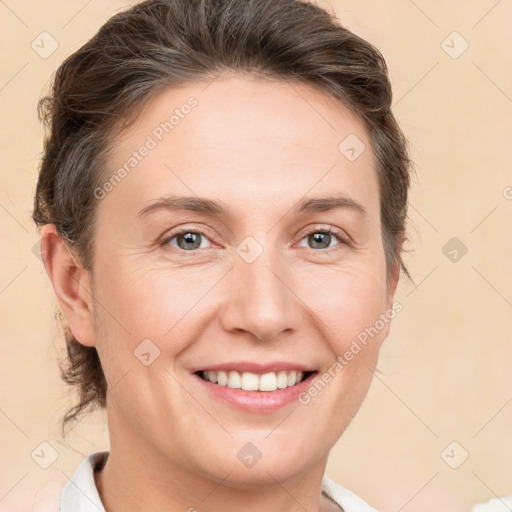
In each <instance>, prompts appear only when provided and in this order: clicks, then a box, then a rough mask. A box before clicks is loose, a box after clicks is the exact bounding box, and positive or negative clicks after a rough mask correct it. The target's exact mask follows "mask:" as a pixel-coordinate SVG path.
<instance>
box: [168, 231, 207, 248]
mask: <svg viewBox="0 0 512 512" xmlns="http://www.w3.org/2000/svg"><path fill="white" fill-rule="evenodd" d="M202 240H208V238H207V237H206V234H205V233H203V232H202V231H198V230H192V229H186V228H182V229H180V230H179V231H177V232H174V233H173V234H171V235H170V236H168V237H167V238H166V239H165V240H164V241H163V242H162V245H170V246H171V247H175V248H177V249H180V250H182V251H189V252H190V251H194V250H195V249H205V246H204V245H203V244H202ZM173 241H175V242H176V243H175V244H174V243H172V242H173Z"/></svg>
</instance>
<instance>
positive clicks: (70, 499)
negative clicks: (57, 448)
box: [60, 451, 377, 512]
mask: <svg viewBox="0 0 512 512" xmlns="http://www.w3.org/2000/svg"><path fill="white" fill-rule="evenodd" d="M108 453H109V452H108V451H100V452H94V453H91V454H90V455H88V456H87V457H86V458H85V459H84V460H83V461H82V463H81V464H80V466H78V469H77V470H76V472H75V474H74V475H73V476H72V477H71V480H70V481H69V482H68V483H67V484H66V486H65V487H64V489H63V491H62V495H61V500H60V512H105V508H104V507H103V504H102V503H101V499H100V496H99V494H98V489H97V488H96V483H95V482H94V471H97V470H99V469H100V468H102V467H103V465H104V463H105V462H106V460H107V457H108ZM322 492H323V494H325V495H326V496H327V497H329V498H331V499H332V500H333V501H334V502H335V503H337V504H338V505H339V506H340V507H341V508H342V510H343V512H377V510H375V509H374V508H372V507H370V506H369V505H368V504H366V503H365V502H364V501H363V500H362V499H361V498H358V497H357V496H356V495H355V494H354V493H352V492H350V491H349V490H347V489H345V488H344V487H341V485H338V484H337V483H336V482H333V481H332V480H331V479H330V478H329V477H328V476H324V478H323V483H322Z"/></svg>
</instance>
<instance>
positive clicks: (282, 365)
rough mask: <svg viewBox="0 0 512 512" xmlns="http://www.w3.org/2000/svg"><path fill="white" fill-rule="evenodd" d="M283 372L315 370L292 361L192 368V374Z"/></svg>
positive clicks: (237, 363)
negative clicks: (212, 372)
mask: <svg viewBox="0 0 512 512" xmlns="http://www.w3.org/2000/svg"><path fill="white" fill-rule="evenodd" d="M283 370H288V371H292V370H295V371H300V372H313V371H315V368H311V367H310V366H307V365H305V364H301V363H293V362H290V361H272V362H268V363H256V362H254V361H233V362H229V363H219V364H209V365H206V366H201V367H198V368H192V370H191V371H192V373H196V372H199V371H238V372H252V373H261V374H263V373H269V372H280V371H283Z"/></svg>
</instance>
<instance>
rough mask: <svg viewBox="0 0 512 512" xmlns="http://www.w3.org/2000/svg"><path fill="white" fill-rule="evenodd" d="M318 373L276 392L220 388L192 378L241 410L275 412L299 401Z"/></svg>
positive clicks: (197, 376) (214, 394) (208, 390)
mask: <svg viewBox="0 0 512 512" xmlns="http://www.w3.org/2000/svg"><path fill="white" fill-rule="evenodd" d="M316 374H317V372H314V373H312V374H311V375H309V376H308V377H307V378H306V379H304V380H303V381H302V382H300V383H299V384H296V385H295V386H291V387H289V388H284V389H276V390H275V391H244V390H243V389H233V388H228V387H227V386H219V385H218V384H213V383H212V382H209V381H207V380H204V379H202V378H201V377H199V375H196V374H193V375H192V376H193V377H194V378H196V379H197V380H199V382H200V383H201V384H202V385H203V386H204V388H205V389H206V391H207V392H209V393H211V394H212V395H213V396H215V397H216V398H219V399H221V400H223V401H225V402H227V403H229V404H231V405H234V406H235V407H237V408H239V409H243V410H246V411H257V412H265V411H269V412H271V411H275V410H277V409H280V408H281V407H284V406H286V405H288V404H290V403H292V402H294V401H298V396H299V395H300V394H301V393H302V392H303V391H305V390H306V389H307V388H308V387H309V386H310V385H311V383H312V381H313V379H314V378H315V376H316Z"/></svg>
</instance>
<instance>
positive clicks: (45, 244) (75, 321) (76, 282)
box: [41, 224, 96, 347]
mask: <svg viewBox="0 0 512 512" xmlns="http://www.w3.org/2000/svg"><path fill="white" fill-rule="evenodd" d="M41 257H42V260H43V263H44V268H45V269H46V273H47V274H48V277H49V278H50V281H51V283H52V286H53V290H54V292H55V295H56V297H57V302H58V303H59V306H60V307H61V309H62V312H63V313H64V316H65V317H66V319H67V321H68V323H69V328H70V329H71V332H72V333H73V336H74V337H75V339H76V340H77V341H79V342H80V343H81V344H82V345H86V346H88V347H93V346H95V345H96V334H95V331H94V317H93V309H92V303H93V301H92V289H91V275H90V272H89V271H87V270H85V269H84V268H83V267H82V266H81V265H80V263H79V262H78V261H76V260H77V259H78V258H76V259H75V256H74V255H73V254H71V251H70V248H69V245H68V244H67V243H66V242H65V240H64V239H63V238H62V237H61V236H60V235H59V233H58V232H57V228H56V227H55V225H54V224H46V225H45V226H43V228H42V230H41Z"/></svg>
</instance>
